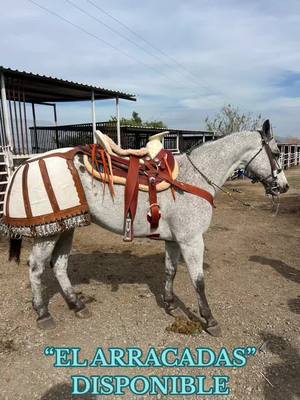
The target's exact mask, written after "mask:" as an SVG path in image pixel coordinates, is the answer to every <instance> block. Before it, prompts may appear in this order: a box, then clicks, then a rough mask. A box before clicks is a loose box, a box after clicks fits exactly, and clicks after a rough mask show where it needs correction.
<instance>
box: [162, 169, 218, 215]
mask: <svg viewBox="0 0 300 400" xmlns="http://www.w3.org/2000/svg"><path fill="white" fill-rule="evenodd" d="M160 176H161V177H162V178H163V179H164V180H166V181H167V182H169V183H170V184H171V185H172V186H173V187H175V188H177V189H180V190H182V191H184V192H187V193H191V194H193V195H195V196H198V197H202V199H204V200H206V201H208V202H209V204H210V205H211V206H212V207H214V208H215V207H216V206H215V203H214V198H213V195H212V194H211V193H209V192H208V191H207V190H204V189H201V188H199V187H198V186H194V185H190V184H189V183H184V182H180V181H177V180H176V179H173V178H172V177H171V176H170V175H169V174H167V173H165V172H161V173H160Z"/></svg>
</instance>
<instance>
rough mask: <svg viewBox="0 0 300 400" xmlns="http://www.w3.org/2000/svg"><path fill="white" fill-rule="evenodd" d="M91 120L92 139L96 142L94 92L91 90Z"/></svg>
mask: <svg viewBox="0 0 300 400" xmlns="http://www.w3.org/2000/svg"><path fill="white" fill-rule="evenodd" d="M92 121H93V141H94V143H97V139H96V109H95V92H94V90H92Z"/></svg>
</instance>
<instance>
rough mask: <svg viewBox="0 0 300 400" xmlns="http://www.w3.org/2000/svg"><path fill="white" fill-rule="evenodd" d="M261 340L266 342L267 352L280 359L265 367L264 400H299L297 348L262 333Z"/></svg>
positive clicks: (299, 383)
mask: <svg viewBox="0 0 300 400" xmlns="http://www.w3.org/2000/svg"><path fill="white" fill-rule="evenodd" d="M260 336H261V338H262V340H263V341H264V342H267V348H266V350H267V352H268V351H269V352H271V353H273V354H276V355H277V356H279V357H280V361H279V362H277V363H274V364H272V365H269V366H267V367H266V369H265V371H264V374H265V376H266V378H267V379H268V381H269V382H267V381H266V380H265V384H264V398H265V399H266V400H279V399H285V400H294V399H296V398H297V399H298V398H300V380H299V370H300V356H299V351H298V350H297V348H295V347H293V346H292V345H291V344H290V343H289V342H288V341H287V340H286V339H285V338H283V337H281V336H276V335H274V334H272V333H268V332H262V333H261V334H260Z"/></svg>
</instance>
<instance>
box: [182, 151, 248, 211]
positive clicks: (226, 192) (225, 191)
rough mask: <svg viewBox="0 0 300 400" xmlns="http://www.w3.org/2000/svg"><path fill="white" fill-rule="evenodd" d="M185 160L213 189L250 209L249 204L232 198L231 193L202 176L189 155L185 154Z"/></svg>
mask: <svg viewBox="0 0 300 400" xmlns="http://www.w3.org/2000/svg"><path fill="white" fill-rule="evenodd" d="M186 156H187V159H188V160H189V162H190V163H191V164H192V166H193V168H194V169H195V170H196V171H197V172H198V173H199V174H200V175H201V176H202V178H204V180H205V181H206V182H207V183H208V184H209V185H210V186H212V187H213V188H214V189H215V188H217V189H219V190H221V191H222V192H223V193H225V194H226V195H227V196H229V197H230V198H231V199H233V200H236V201H238V202H239V203H241V204H242V205H243V206H246V207H251V205H250V204H249V203H246V202H244V201H242V200H241V199H238V198H237V197H235V196H233V194H232V193H231V192H229V191H228V190H226V189H223V188H222V187H221V186H219V185H217V184H216V183H215V182H213V181H212V180H211V179H209V178H208V177H207V176H206V175H204V173H203V172H202V171H200V169H199V168H198V167H197V166H196V165H195V163H194V162H193V160H192V159H191V157H190V154H189V153H186Z"/></svg>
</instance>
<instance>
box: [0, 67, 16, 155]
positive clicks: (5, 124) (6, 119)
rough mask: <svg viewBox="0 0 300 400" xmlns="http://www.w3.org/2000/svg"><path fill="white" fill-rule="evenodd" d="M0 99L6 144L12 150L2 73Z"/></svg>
mask: <svg viewBox="0 0 300 400" xmlns="http://www.w3.org/2000/svg"><path fill="white" fill-rule="evenodd" d="M1 101H2V110H3V119H4V130H5V137H6V141H7V145H8V146H10V148H11V150H13V141H12V134H11V130H10V126H9V120H8V110H7V101H6V90H5V79H4V75H3V73H2V74H1Z"/></svg>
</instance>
